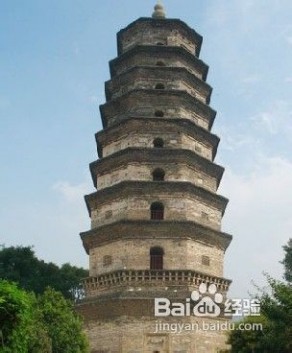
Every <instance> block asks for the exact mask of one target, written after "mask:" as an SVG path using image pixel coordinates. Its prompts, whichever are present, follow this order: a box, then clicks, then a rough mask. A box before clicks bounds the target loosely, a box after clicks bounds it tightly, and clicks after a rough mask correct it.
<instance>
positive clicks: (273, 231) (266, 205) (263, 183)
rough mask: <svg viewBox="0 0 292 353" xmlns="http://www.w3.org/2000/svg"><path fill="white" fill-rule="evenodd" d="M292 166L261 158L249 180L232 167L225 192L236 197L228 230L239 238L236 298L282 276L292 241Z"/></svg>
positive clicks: (234, 264) (231, 264) (231, 259)
mask: <svg viewBox="0 0 292 353" xmlns="http://www.w3.org/2000/svg"><path fill="white" fill-rule="evenodd" d="M291 180H292V162H291V161H289V160H286V159H284V158H281V157H278V158H266V157H263V156H262V157H261V158H259V159H258V161H257V164H255V165H254V168H253V170H252V172H251V173H250V174H249V175H245V176H243V175H238V174H237V173H235V172H234V171H232V170H231V169H229V168H227V170H226V173H225V176H224V178H223V182H222V187H221V190H220V191H221V192H222V194H224V195H227V197H229V198H230V204H229V206H228V208H227V212H226V215H225V219H224V227H223V228H224V230H227V231H230V232H231V233H232V234H233V235H234V240H233V243H232V244H231V247H230V249H229V250H228V251H227V266H226V268H227V276H230V277H231V278H233V279H234V286H233V289H232V290H231V293H232V294H233V295H235V296H242V295H243V294H244V293H245V292H246V291H247V290H252V285H251V280H254V281H255V282H256V283H258V284H260V285H263V284H264V283H265V282H264V280H263V276H262V272H263V271H267V272H268V273H270V274H271V275H272V276H275V277H278V278H281V277H282V272H283V269H282V266H281V265H280V264H279V261H280V260H282V258H283V251H282V246H283V245H284V244H285V243H287V241H288V239H289V237H291V236H292V219H291V209H292V189H291Z"/></svg>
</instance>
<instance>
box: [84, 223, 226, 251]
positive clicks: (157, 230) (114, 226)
mask: <svg viewBox="0 0 292 353" xmlns="http://www.w3.org/2000/svg"><path fill="white" fill-rule="evenodd" d="M169 230H171V231H169ZM153 234H155V236H156V237H157V238H168V239H169V238H180V239H182V238H185V239H194V240H197V241H203V242H207V243H209V244H211V245H214V246H217V247H219V248H220V249H223V250H224V251H226V249H227V248H228V246H229V244H230V243H231V241H232V235H230V234H228V233H224V232H220V231H216V230H214V229H212V228H209V227H206V226H203V225H201V224H199V223H196V222H193V221H172V220H163V221H153V220H120V221H117V222H113V223H110V224H107V225H103V226H100V227H98V228H94V229H91V230H89V231H87V232H82V233H80V236H81V239H82V242H83V246H84V248H85V250H86V252H87V253H89V249H90V248H93V247H97V246H100V245H103V244H106V243H111V242H115V241H118V240H121V239H141V238H143V237H149V238H153Z"/></svg>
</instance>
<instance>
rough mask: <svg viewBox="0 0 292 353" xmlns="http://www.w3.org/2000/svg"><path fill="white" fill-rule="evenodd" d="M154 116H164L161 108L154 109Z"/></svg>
mask: <svg viewBox="0 0 292 353" xmlns="http://www.w3.org/2000/svg"><path fill="white" fill-rule="evenodd" d="M155 116H156V117H158V118H162V117H164V113H163V111H162V110H156V111H155Z"/></svg>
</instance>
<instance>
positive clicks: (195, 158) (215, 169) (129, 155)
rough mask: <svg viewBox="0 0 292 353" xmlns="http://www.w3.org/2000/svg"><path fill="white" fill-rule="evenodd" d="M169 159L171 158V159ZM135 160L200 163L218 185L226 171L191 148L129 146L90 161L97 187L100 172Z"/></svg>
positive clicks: (201, 167) (92, 175) (202, 168)
mask: <svg viewBox="0 0 292 353" xmlns="http://www.w3.org/2000/svg"><path fill="white" fill-rule="evenodd" d="M170 156H171V157H170ZM169 159H171V160H170V161H169ZM135 161H139V162H152V163H167V164H171V163H178V162H181V163H185V164H189V165H190V166H191V165H195V166H196V165H198V166H199V167H200V169H201V170H203V171H205V172H206V173H208V174H210V175H211V176H213V177H215V178H216V180H217V187H218V186H219V184H220V181H221V178H222V175H223V173H224V168H223V167H221V166H219V165H217V164H215V163H212V162H210V161H209V160H207V159H206V158H203V157H201V156H199V155H198V154H196V153H195V152H193V151H191V150H186V149H173V148H172V149H170V148H163V149H154V148H142V147H140V148H137V147H128V148H126V149H123V150H121V151H118V152H116V153H113V154H111V155H109V156H107V157H104V158H102V159H99V160H97V161H95V162H92V163H90V165H89V167H90V172H91V177H92V180H93V183H94V186H95V187H97V175H98V172H99V173H101V174H102V173H104V172H105V170H109V171H110V170H112V168H113V166H115V167H118V166H122V165H125V164H127V163H130V162H135Z"/></svg>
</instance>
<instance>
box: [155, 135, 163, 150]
mask: <svg viewBox="0 0 292 353" xmlns="http://www.w3.org/2000/svg"><path fill="white" fill-rule="evenodd" d="M153 146H154V147H155V148H163V146H164V142H163V140H162V138H160V137H157V138H156V139H154V140H153Z"/></svg>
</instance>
